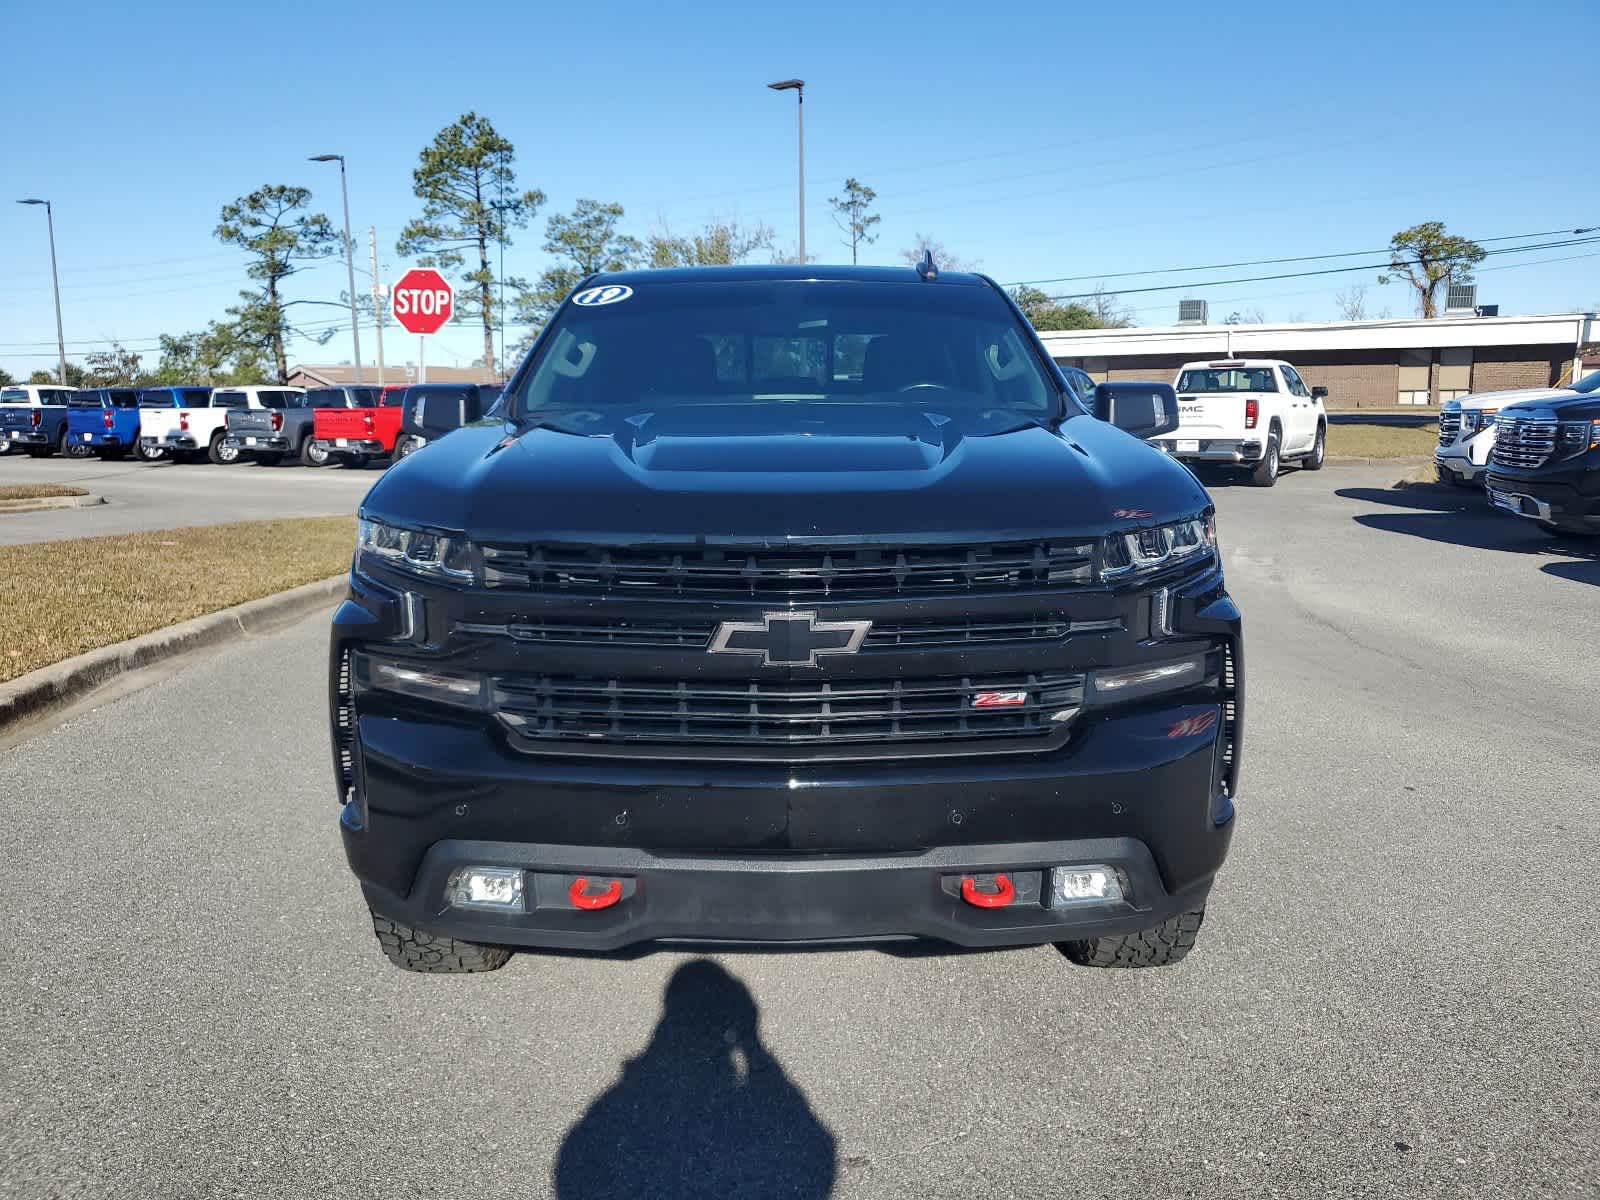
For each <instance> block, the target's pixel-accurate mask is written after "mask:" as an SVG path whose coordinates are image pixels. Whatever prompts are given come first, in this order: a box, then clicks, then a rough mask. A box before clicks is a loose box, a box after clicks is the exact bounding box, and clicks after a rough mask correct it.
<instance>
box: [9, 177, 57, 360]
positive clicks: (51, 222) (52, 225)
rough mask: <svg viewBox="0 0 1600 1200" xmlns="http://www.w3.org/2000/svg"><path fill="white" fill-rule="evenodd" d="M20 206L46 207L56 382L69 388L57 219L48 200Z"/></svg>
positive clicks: (45, 217)
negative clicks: (57, 263) (53, 311)
mask: <svg viewBox="0 0 1600 1200" xmlns="http://www.w3.org/2000/svg"><path fill="white" fill-rule="evenodd" d="M17 203H18V204H42V205H44V221H45V227H46V228H47V229H48V230H49V231H50V283H51V285H52V286H54V288H55V291H56V354H57V355H58V357H57V359H56V365H57V368H58V371H59V373H58V374H57V376H56V380H57V382H58V383H60V384H61V386H62V387H66V386H67V339H66V335H65V334H63V333H62V332H61V276H60V275H58V274H57V273H56V218H55V213H54V212H52V211H51V208H50V201H48V200H18V201H17Z"/></svg>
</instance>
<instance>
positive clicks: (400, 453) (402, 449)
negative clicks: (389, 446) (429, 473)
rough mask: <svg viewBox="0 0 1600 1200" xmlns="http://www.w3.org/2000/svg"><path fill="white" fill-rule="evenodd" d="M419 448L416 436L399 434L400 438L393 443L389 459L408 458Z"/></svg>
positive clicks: (420, 446)
mask: <svg viewBox="0 0 1600 1200" xmlns="http://www.w3.org/2000/svg"><path fill="white" fill-rule="evenodd" d="M421 449H422V442H421V441H419V440H418V439H417V438H414V437H407V436H406V435H404V434H401V435H400V440H399V441H398V442H396V443H395V444H394V455H393V456H392V458H391V460H390V461H392V462H399V461H400V460H401V459H402V458H408V457H409V456H411V455H413V454H415V453H416V452H417V451H418V450H421Z"/></svg>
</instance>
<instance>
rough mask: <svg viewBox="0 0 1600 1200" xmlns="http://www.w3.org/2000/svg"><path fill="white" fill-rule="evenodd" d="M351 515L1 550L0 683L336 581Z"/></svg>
mask: <svg viewBox="0 0 1600 1200" xmlns="http://www.w3.org/2000/svg"><path fill="white" fill-rule="evenodd" d="M354 544H355V519H354V518H353V517H306V518H302V519H298V520H291V521H240V522H238V523H236V524H232V525H208V526H204V527H201V528H197V529H162V530H154V531H151V532H148V533H129V534H122V535H119V536H116V537H97V538H78V539H74V540H71V541H65V542H38V543H35V544H33V545H27V546H0V682H3V681H4V680H7V679H14V678H16V677H17V676H18V675H25V674H26V673H27V672H29V671H33V670H37V669H38V668H39V667H43V666H48V665H49V664H51V663H54V662H60V661H61V660H62V659H64V658H71V657H72V656H73V655H75V654H82V653H84V651H86V650H93V649H95V648H96V647H99V646H109V645H111V644H113V643H115V642H121V641H126V640H127V639H128V638H132V637H138V636H139V635H140V634H141V633H149V632H151V631H152V630H155V629H161V628H163V627H164V626H167V625H175V624H177V623H178V622H179V621H187V620H189V619H190V618H192V617H198V616H203V615H204V614H206V613H210V612H216V611H217V610H218V609H221V608H230V607H232V606H233V605H235V604H243V603H244V602H245V601H246V600H256V599H259V598H260V597H262V596H269V595H271V594H272V593H273V592H281V591H284V590H285V589H287V588H292V587H298V586H299V585H300V584H302V583H310V582H312V581H313V580H316V579H326V578H327V577H328V576H330V575H337V574H338V573H339V572H340V571H342V570H344V569H345V568H346V567H348V566H349V565H350V552H351V550H352V548H353V547H354Z"/></svg>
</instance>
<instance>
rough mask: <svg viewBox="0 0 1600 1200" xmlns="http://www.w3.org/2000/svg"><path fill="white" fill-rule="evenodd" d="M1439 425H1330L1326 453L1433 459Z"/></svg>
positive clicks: (1364, 456)
mask: <svg viewBox="0 0 1600 1200" xmlns="http://www.w3.org/2000/svg"><path fill="white" fill-rule="evenodd" d="M1438 444H1439V427H1438V426H1437V425H1423V426H1421V427H1420V428H1416V429H1412V428H1408V427H1406V426H1404V425H1329V426H1328V453H1329V454H1351V455H1357V456H1359V457H1361V458H1432V457H1433V451H1434V448H1435V447H1436V446H1438Z"/></svg>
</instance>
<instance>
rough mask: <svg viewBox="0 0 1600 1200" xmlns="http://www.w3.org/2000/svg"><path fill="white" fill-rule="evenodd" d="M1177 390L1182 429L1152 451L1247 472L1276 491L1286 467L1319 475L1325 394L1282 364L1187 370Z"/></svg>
mask: <svg viewBox="0 0 1600 1200" xmlns="http://www.w3.org/2000/svg"><path fill="white" fill-rule="evenodd" d="M1173 387H1174V388H1175V389H1176V390H1177V393H1178V428H1177V429H1176V430H1175V431H1174V432H1172V433H1169V434H1163V435H1162V436H1161V437H1158V438H1152V439H1151V443H1152V444H1153V445H1156V446H1160V447H1161V448H1162V449H1164V450H1166V451H1167V453H1169V454H1171V455H1173V456H1174V457H1176V458H1180V459H1182V460H1184V461H1185V462H1196V463H1200V462H1204V463H1223V464H1227V465H1230V466H1240V467H1245V468H1247V469H1248V470H1249V472H1250V481H1251V482H1252V483H1254V484H1256V485H1257V486H1258V487H1271V486H1272V485H1273V484H1274V483H1276V482H1277V481H1278V470H1279V468H1280V467H1281V466H1282V465H1283V464H1284V463H1286V462H1298V463H1299V464H1300V465H1301V466H1303V467H1305V469H1306V470H1308V471H1318V470H1321V469H1322V462H1323V458H1324V457H1325V455H1326V453H1327V439H1328V412H1327V409H1326V408H1324V407H1323V403H1322V400H1323V397H1324V396H1326V395H1327V394H1328V389H1327V388H1325V387H1315V388H1313V387H1307V386H1306V383H1305V380H1303V379H1301V378H1300V372H1298V371H1296V370H1295V369H1294V368H1293V367H1292V366H1290V365H1289V364H1288V363H1286V362H1284V361H1283V360H1282V359H1277V358H1224V359H1212V360H1208V361H1205V362H1190V363H1184V364H1183V366H1182V367H1181V368H1180V369H1179V371H1178V378H1177V382H1176V383H1174V384H1173Z"/></svg>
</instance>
